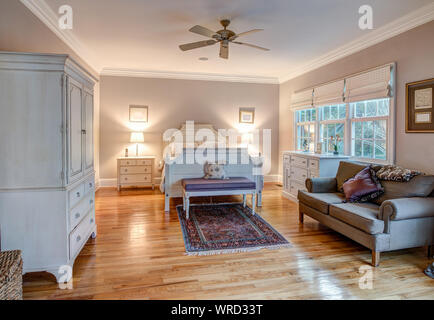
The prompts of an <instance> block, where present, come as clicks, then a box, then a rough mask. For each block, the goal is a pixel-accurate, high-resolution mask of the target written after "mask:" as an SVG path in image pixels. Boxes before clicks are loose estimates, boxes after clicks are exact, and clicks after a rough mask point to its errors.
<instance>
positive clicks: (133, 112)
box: [129, 105, 149, 122]
mask: <svg viewBox="0 0 434 320" xmlns="http://www.w3.org/2000/svg"><path fill="white" fill-rule="evenodd" d="M148 116H149V108H148V106H138V105H130V116H129V119H130V122H148Z"/></svg>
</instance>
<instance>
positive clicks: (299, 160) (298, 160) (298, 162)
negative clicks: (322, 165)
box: [291, 156, 307, 168]
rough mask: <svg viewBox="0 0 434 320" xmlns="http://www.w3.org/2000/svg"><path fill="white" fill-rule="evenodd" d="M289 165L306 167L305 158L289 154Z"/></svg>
mask: <svg viewBox="0 0 434 320" xmlns="http://www.w3.org/2000/svg"><path fill="white" fill-rule="evenodd" d="M291 165H292V166H297V167H301V168H307V159H306V158H303V157H297V156H291Z"/></svg>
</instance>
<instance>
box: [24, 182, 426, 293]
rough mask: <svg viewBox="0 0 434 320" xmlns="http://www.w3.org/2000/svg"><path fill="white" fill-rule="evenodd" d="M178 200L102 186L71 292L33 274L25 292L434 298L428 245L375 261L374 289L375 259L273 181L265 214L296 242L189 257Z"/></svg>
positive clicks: (262, 210) (266, 195)
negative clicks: (368, 269) (167, 203)
mask: <svg viewBox="0 0 434 320" xmlns="http://www.w3.org/2000/svg"><path fill="white" fill-rule="evenodd" d="M215 200H216V199H214V201H215ZM218 200H219V201H230V200H235V201H238V200H240V198H238V197H231V198H225V197H223V198H218ZM197 201H208V199H206V198H201V199H196V202H197ZM193 203H194V201H193ZM177 204H180V202H179V201H175V202H173V203H171V211H170V214H166V213H164V197H163V195H162V194H161V193H160V192H159V191H157V190H155V191H152V190H148V189H130V190H126V191H121V192H117V190H115V189H114V188H102V189H100V190H99V191H98V192H97V194H96V222H97V224H98V237H97V238H96V239H90V240H89V241H88V242H87V244H86V246H85V247H84V249H83V251H82V252H81V253H80V255H79V257H78V258H77V260H76V262H75V265H74V273H73V275H74V278H73V289H72V290H61V289H59V288H58V285H57V284H56V283H55V279H54V277H53V276H52V275H50V274H48V273H32V274H26V275H25V276H24V298H25V299H434V280H432V279H430V278H428V277H427V276H425V275H424V274H423V270H424V269H425V268H426V267H427V265H428V264H429V263H430V262H432V261H431V260H429V259H428V258H427V257H426V251H425V248H416V249H411V250H400V251H395V252H389V253H383V254H382V255H381V265H380V267H378V268H372V275H373V289H361V288H359V279H360V277H361V275H362V274H360V273H359V268H360V267H361V266H369V263H370V259H371V252H370V251H369V250H367V249H366V248H364V247H363V246H361V245H359V244H357V243H355V242H353V241H351V240H349V239H348V238H345V237H344V236H341V235H339V234H338V233H336V232H334V231H332V230H330V229H328V228H327V227H325V226H322V225H320V224H319V223H318V222H316V221H314V220H312V219H310V218H309V217H305V223H304V225H299V223H298V212H297V205H296V203H294V202H292V201H289V200H287V199H285V198H283V197H282V196H281V188H280V187H278V186H276V185H274V184H267V185H266V188H265V192H264V201H263V207H262V208H258V213H259V214H261V216H262V217H263V218H264V219H265V220H267V221H268V222H269V223H270V224H271V225H272V226H273V227H274V228H275V229H276V230H278V231H279V232H280V233H281V234H282V235H283V236H284V237H286V239H287V240H288V241H290V242H291V244H292V247H291V248H283V249H279V250H260V251H257V252H248V253H236V254H222V255H214V256H187V255H185V248H184V242H183V238H182V232H181V228H180V225H179V221H178V217H177V213H176V210H175V205H177Z"/></svg>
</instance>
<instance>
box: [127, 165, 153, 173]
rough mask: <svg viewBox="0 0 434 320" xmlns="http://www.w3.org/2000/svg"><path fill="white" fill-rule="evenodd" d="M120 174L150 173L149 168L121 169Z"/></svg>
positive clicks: (150, 168) (150, 169)
mask: <svg viewBox="0 0 434 320" xmlns="http://www.w3.org/2000/svg"><path fill="white" fill-rule="evenodd" d="M120 171H121V174H136V173H151V172H152V167H151V166H134V167H121V169H120Z"/></svg>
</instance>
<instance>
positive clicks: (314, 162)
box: [309, 159, 319, 171]
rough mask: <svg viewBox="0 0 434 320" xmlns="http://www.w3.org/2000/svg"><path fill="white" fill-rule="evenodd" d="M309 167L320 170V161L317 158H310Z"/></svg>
mask: <svg viewBox="0 0 434 320" xmlns="http://www.w3.org/2000/svg"><path fill="white" fill-rule="evenodd" d="M309 169H310V170H314V171H318V170H319V161H318V160H315V159H309Z"/></svg>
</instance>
